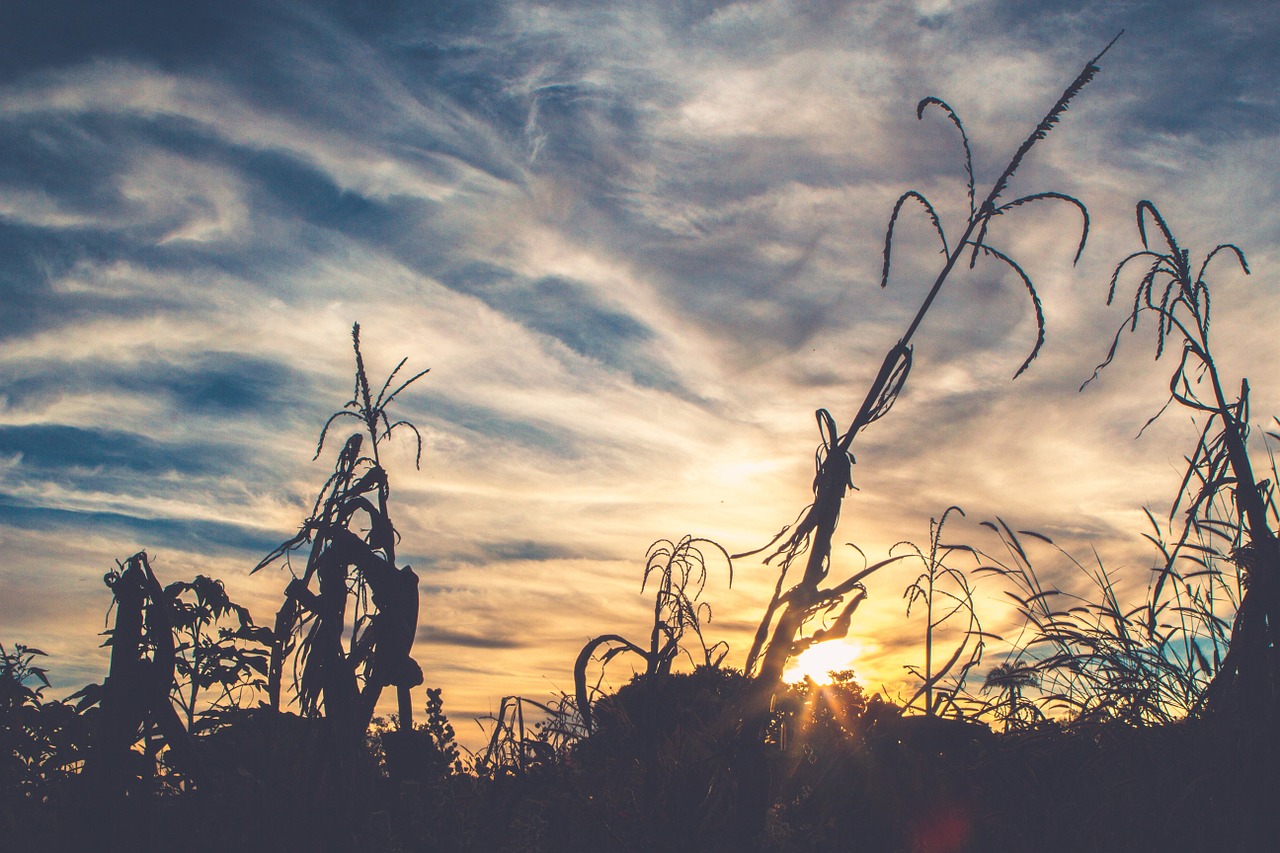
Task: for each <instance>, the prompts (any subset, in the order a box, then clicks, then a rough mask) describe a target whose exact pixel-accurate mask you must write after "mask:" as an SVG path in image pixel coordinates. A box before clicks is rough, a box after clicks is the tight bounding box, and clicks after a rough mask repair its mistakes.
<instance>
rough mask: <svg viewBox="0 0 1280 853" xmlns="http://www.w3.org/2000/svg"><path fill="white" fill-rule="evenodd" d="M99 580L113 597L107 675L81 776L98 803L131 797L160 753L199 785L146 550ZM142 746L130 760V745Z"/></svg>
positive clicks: (159, 592) (169, 630) (168, 621)
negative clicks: (176, 707) (180, 714)
mask: <svg viewBox="0 0 1280 853" xmlns="http://www.w3.org/2000/svg"><path fill="white" fill-rule="evenodd" d="M117 567H118V571H112V572H108V573H107V575H106V576H105V577H104V578H103V581H104V582H105V583H106V585H107V586H108V587H109V588H110V589H111V592H112V594H113V596H114V602H113V606H114V608H115V611H116V621H115V627H114V628H113V629H112V630H110V631H109V632H108V633H109V634H110V637H109V638H108V640H107V642H106V645H110V646H111V668H110V670H109V672H108V674H107V678H106V681H105V682H104V683H103V685H102V690H101V692H100V694H99V696H100V700H101V712H100V714H99V719H100V724H99V731H98V733H97V739H96V743H95V745H94V748H93V749H92V751H91V752H90V753H89V755H88V756H87V757H86V763H85V773H86V775H87V776H88V777H89V779H90V784H91V787H92V788H94V789H95V790H96V791H97V792H98V796H99V797H100V798H101V802H102V803H103V804H106V803H109V802H112V801H114V800H115V799H117V798H118V797H122V796H124V795H126V794H129V793H133V794H138V793H140V792H141V791H142V790H144V789H145V787H146V786H148V785H149V783H150V782H151V781H152V779H153V778H154V777H155V774H156V772H157V768H158V764H157V762H158V759H159V756H160V753H161V750H165V749H167V751H168V752H167V756H166V763H167V765H168V767H170V768H172V769H174V770H177V771H178V772H179V773H180V774H181V775H182V776H184V777H185V778H187V779H197V780H198V779H199V777H200V776H201V775H202V773H201V761H200V758H199V755H198V753H197V752H196V750H195V747H194V744H193V743H192V740H191V735H190V733H189V732H188V731H187V729H186V728H185V727H184V726H183V725H182V721H181V719H179V717H178V714H177V712H176V711H175V710H174V706H173V702H172V698H171V693H172V691H173V689H174V685H175V683H176V682H175V676H174V671H175V666H176V650H175V643H174V616H175V615H176V613H175V611H176V608H175V606H174V601H173V598H172V597H171V596H169V595H168V594H166V593H165V591H164V590H163V589H162V588H161V587H160V582H159V581H158V580H157V579H156V576H155V573H154V572H153V571H152V570H151V563H150V561H149V560H148V559H147V554H146V552H145V551H140V552H138V553H137V554H134V555H133V556H132V557H130V558H129V559H128V560H126V561H125V562H124V563H123V564H117ZM140 741H141V742H142V744H143V748H142V751H141V752H140V753H136V752H135V750H134V746H135V745H136V744H138V743H139V742H140Z"/></svg>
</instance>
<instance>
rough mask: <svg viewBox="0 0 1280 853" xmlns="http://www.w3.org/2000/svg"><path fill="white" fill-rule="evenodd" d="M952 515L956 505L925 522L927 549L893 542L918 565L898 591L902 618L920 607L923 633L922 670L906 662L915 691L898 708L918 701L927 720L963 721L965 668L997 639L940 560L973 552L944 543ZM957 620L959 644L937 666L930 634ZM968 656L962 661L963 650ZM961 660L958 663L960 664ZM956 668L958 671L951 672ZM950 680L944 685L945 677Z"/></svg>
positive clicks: (962, 581) (960, 580)
mask: <svg viewBox="0 0 1280 853" xmlns="http://www.w3.org/2000/svg"><path fill="white" fill-rule="evenodd" d="M953 512H958V513H960V515H962V516H963V515H964V510H962V509H960V507H958V506H951V507H948V508H947V510H946V512H944V513H943V514H942V517H941V518H940V519H930V521H929V550H928V551H924V550H923V549H921V548H920V547H919V546H918V545H916V544H915V543H914V542H899V543H898V544H897V545H895V546H894V549H895V550H896V549H907V550H909V551H910V554H911V556H913V557H915V558H916V559H918V560H920V562H921V563H923V564H924V571H922V572H921V573H920V575H919V576H918V577H917V578H916V579H915V580H914V581H912V582H911V584H910V585H909V586H908V587H907V588H906V591H905V592H903V594H902V597H903V598H905V599H906V600H907V616H910V615H911V607H912V606H913V605H915V604H917V603H920V604H923V606H924V609H925V629H924V667H923V669H922V668H920V667H918V666H915V665H914V664H909V665H908V666H907V671H908V672H910V673H911V675H912V676H913V677H914V678H916V679H917V680H918V681H919V682H920V687H919V688H918V689H917V690H916V692H915V693H914V694H913V695H912V697H911V698H910V699H909V700H908V701H907V702H906V704H905V705H904V706H903V709H904V710H907V709H911V708H914V707H915V704H916V702H918V701H919V700H921V699H924V705H923V706H922V709H923V710H924V713H925V714H926V715H929V716H935V715H936V716H946V715H948V714H950V715H951V716H956V717H963V716H965V711H964V709H963V708H962V707H961V705H960V704H959V700H960V697H961V695H962V694H963V693H964V687H965V679H966V678H967V676H968V674H969V672H970V670H972V669H973V668H974V667H975V666H977V665H978V664H979V663H980V662H981V661H982V650H983V648H984V647H985V645H986V640H987V639H997V640H998V639H1000V638H999V637H995V636H994V635H992V634H987V633H984V632H983V630H982V624H981V622H980V621H979V619H978V613H977V611H976V610H975V609H974V606H973V590H972V588H971V587H970V585H969V578H968V576H967V575H966V574H965V573H964V572H962V571H960V570H959V569H956V568H954V567H952V566H948V565H947V564H946V561H947V559H948V558H949V557H951V555H952V554H954V553H956V552H957V551H958V552H962V553H968V554H974V555H976V552H975V551H974V549H973V548H972V547H971V546H969V545H959V544H951V545H948V544H944V543H943V542H942V530H943V527H944V526H945V525H946V523H947V518H948V516H950V515H951V513H953ZM957 616H959V617H960V618H961V619H963V620H967V624H966V625H965V627H964V630H963V632H962V635H961V639H960V643H959V644H958V645H957V646H956V647H955V649H954V650H953V651H952V653H951V656H950V657H949V658H947V660H946V661H945V662H944V663H943V664H942V665H941V666H939V665H938V664H937V661H936V660H935V659H934V640H935V635H936V632H937V630H938V629H939V628H941V627H942V626H943V625H944V624H946V623H947V622H950V621H951V620H952V619H954V618H956V617H957ZM966 651H967V652H968V653H969V654H968V657H967V658H966V657H965V652H966ZM962 660H963V662H962ZM957 667H958V668H957ZM948 677H950V679H951V680H950V681H949V682H947V681H945V679H947V678H948Z"/></svg>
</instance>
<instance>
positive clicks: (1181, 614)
mask: <svg viewBox="0 0 1280 853" xmlns="http://www.w3.org/2000/svg"><path fill="white" fill-rule="evenodd" d="M983 526H984V527H987V528H989V529H991V530H992V531H994V532H995V533H996V534H997V535H998V536H999V537H1000V540H1001V542H1002V543H1003V545H1004V547H1005V549H1006V554H1007V556H1006V561H1001V560H999V559H996V558H994V557H990V555H988V558H989V560H990V563H989V565H985V566H983V567H981V568H979V569H976V570H975V573H977V574H984V573H991V574H996V575H999V576H1001V577H1002V578H1004V579H1005V580H1006V581H1008V582H1010V584H1011V586H1012V587H1013V588H1012V589H1009V590H1006V591H1005V594H1006V595H1007V596H1008V597H1009V598H1010V599H1011V600H1012V601H1013V603H1014V605H1015V607H1016V608H1017V610H1018V612H1019V613H1020V614H1021V616H1022V619H1023V625H1022V628H1021V629H1020V632H1019V635H1018V637H1016V638H1015V639H1014V640H1013V642H1012V649H1011V650H1010V651H1009V653H1008V654H1007V655H1006V656H1005V659H1004V660H1003V661H1002V663H1001V666H1004V667H1005V672H1024V671H1030V672H1034V673H1035V674H1036V675H1037V676H1039V678H1040V680H1041V683H1040V684H1039V685H1038V689H1039V694H1040V695H1039V696H1038V701H1039V702H1040V703H1041V704H1042V705H1043V706H1044V710H1045V711H1047V712H1050V713H1058V714H1066V715H1067V716H1068V717H1071V718H1084V717H1087V718H1091V719H1115V720H1120V721H1122V722H1125V723H1129V724H1134V725H1140V724H1152V723H1164V722H1169V721H1172V720H1176V719H1180V718H1182V717H1185V716H1186V715H1187V714H1189V713H1192V712H1193V711H1195V710H1196V709H1197V707H1198V706H1199V704H1200V702H1201V700H1202V697H1203V694H1204V690H1205V688H1206V687H1207V685H1208V676H1207V675H1206V672H1205V670H1204V669H1203V666H1202V664H1203V661H1202V659H1201V656H1197V655H1196V654H1195V653H1194V652H1193V653H1191V654H1190V655H1189V654H1188V653H1187V652H1186V649H1187V648H1192V649H1195V648H1198V645H1199V643H1201V642H1203V641H1204V639H1205V637H1206V635H1207V634H1210V633H1212V632H1213V631H1215V630H1216V622H1215V618H1216V617H1214V616H1213V615H1212V612H1211V607H1208V606H1207V602H1206V601H1205V599H1204V597H1203V591H1201V592H1200V593H1199V594H1200V598H1199V599H1197V598H1196V595H1197V591H1196V589H1194V588H1193V587H1190V586H1188V584H1187V583H1186V582H1185V581H1181V582H1179V583H1172V584H1171V583H1168V582H1167V581H1168V577H1169V575H1168V571H1169V570H1167V569H1166V568H1165V567H1163V566H1158V567H1156V568H1155V569H1154V570H1153V581H1152V583H1151V584H1150V586H1149V587H1148V590H1147V598H1146V600H1145V601H1142V602H1139V603H1137V604H1126V603H1124V602H1122V601H1121V600H1120V597H1119V592H1118V590H1117V589H1116V584H1115V581H1114V580H1113V579H1112V577H1111V574H1110V572H1108V571H1107V569H1106V567H1105V566H1104V565H1103V563H1102V561H1101V559H1100V558H1097V557H1096V555H1095V565H1094V566H1093V567H1086V566H1085V565H1084V564H1082V563H1080V562H1079V561H1078V560H1076V559H1075V558H1074V557H1072V556H1071V555H1070V554H1068V553H1067V552H1066V551H1064V550H1062V549H1061V548H1059V547H1058V546H1057V545H1056V544H1054V542H1053V540H1051V539H1050V538H1049V537H1047V536H1044V535H1042V534H1039V533H1036V532H1034V531H1030V530H1020V531H1017V532H1015V531H1014V530H1013V529H1012V528H1010V527H1009V526H1008V525H1007V524H1006V523H1005V522H1004V520H1003V519H997V520H996V521H995V522H989V521H988V522H983ZM1021 537H1029V538H1031V539H1035V540H1039V541H1040V542H1043V543H1045V544H1047V545H1049V546H1051V547H1052V548H1053V549H1054V550H1055V551H1056V552H1057V554H1058V555H1059V556H1060V557H1062V558H1065V560H1066V561H1067V562H1068V564H1069V565H1070V566H1071V567H1072V568H1074V569H1076V570H1078V571H1079V572H1081V573H1083V574H1084V575H1085V576H1086V578H1087V579H1088V582H1089V584H1090V587H1091V590H1090V591H1091V595H1078V594H1073V593H1068V592H1065V591H1063V590H1061V589H1058V588H1056V587H1052V586H1045V585H1043V584H1042V582H1041V579H1040V576H1039V574H1038V573H1037V571H1036V569H1035V566H1034V563H1033V561H1032V559H1031V556H1030V554H1029V552H1028V550H1027V548H1026V546H1024V544H1023V542H1022V538H1021ZM1169 590H1181V591H1183V593H1185V595H1186V596H1187V597H1186V598H1182V599H1178V598H1176V597H1167V596H1166V593H1167V592H1168V591H1169ZM1197 602H1198V603H1197ZM990 686H998V685H995V684H993V685H990ZM1029 686H1031V685H1029V684H1023V685H1020V687H1029ZM991 710H993V711H995V712H996V713H997V715H998V716H999V715H1000V714H1001V713H1002V712H1001V709H1000V707H999V705H998V704H996V705H995V706H994V707H992V709H991Z"/></svg>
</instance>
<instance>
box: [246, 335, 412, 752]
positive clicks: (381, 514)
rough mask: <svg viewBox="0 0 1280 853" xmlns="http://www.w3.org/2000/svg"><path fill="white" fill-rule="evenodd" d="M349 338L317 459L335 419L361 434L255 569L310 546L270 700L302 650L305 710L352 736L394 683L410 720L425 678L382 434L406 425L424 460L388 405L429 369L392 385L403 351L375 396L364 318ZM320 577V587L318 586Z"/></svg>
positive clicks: (278, 629)
mask: <svg viewBox="0 0 1280 853" xmlns="http://www.w3.org/2000/svg"><path fill="white" fill-rule="evenodd" d="M351 340H352V345H353V348H354V350H355V359H356V370H355V390H354V391H353V392H352V397H351V400H350V401H349V402H348V403H347V404H346V405H345V406H344V407H343V409H341V410H340V411H338V412H335V413H334V414H333V415H332V416H330V418H329V419H328V421H326V422H325V425H324V428H323V429H321V431H320V439H319V441H318V442H317V444H316V457H317V458H318V457H319V455H320V453H321V451H323V449H324V442H325V438H326V437H327V435H328V433H329V429H330V427H332V426H333V425H334V424H335V423H337V422H338V421H340V420H342V419H344V418H348V417H350V418H355V419H356V420H357V421H358V422H359V423H360V425H361V427H362V428H363V430H364V432H363V433H361V432H356V433H353V434H352V435H351V436H350V437H348V438H347V441H346V443H345V445H344V446H343V448H342V451H341V452H340V453H339V454H338V459H337V462H336V464H335V467H334V472H333V475H332V476H330V477H329V479H328V480H327V481H326V482H325V484H324V486H323V487H322V488H321V490H320V494H319V496H318V497H317V498H316V502H315V507H314V509H313V510H312V514H311V516H310V517H309V518H308V519H307V520H306V521H305V522H303V525H302V528H301V530H300V531H299V532H298V534H297V535H296V536H294V537H293V538H291V539H289V540H288V541H286V542H284V543H283V544H281V545H280V546H279V547H278V548H276V549H275V550H274V551H272V552H271V553H270V554H268V555H267V556H266V557H264V558H263V559H262V561H261V562H259V563H258V565H257V566H255V567H254V569H253V571H254V572H256V571H258V570H259V569H262V568H263V567H264V566H267V565H270V564H271V563H273V562H276V561H277V560H280V559H282V558H283V560H284V562H285V565H286V566H288V567H289V569H290V571H291V572H292V566H291V565H290V564H289V560H288V557H289V555H290V554H291V553H292V552H293V551H295V550H297V549H299V548H301V547H303V546H304V545H308V544H309V545H310V546H311V549H310V552H309V554H308V558H307V565H306V568H305V570H304V571H303V573H302V575H301V576H298V575H296V574H295V576H294V579H293V580H292V581H291V582H290V583H289V585H288V588H287V589H286V591H285V601H284V604H283V605H282V606H281V608H280V611H279V612H278V613H277V615H276V624H275V631H274V644H273V646H272V650H271V661H270V669H269V673H268V694H269V702H270V704H271V706H272V707H275V708H278V707H279V706H280V699H281V696H280V693H281V683H282V680H283V669H284V663H285V660H286V658H288V657H290V655H291V654H292V653H293V652H294V651H295V649H296V651H297V654H296V656H295V658H294V659H295V687H296V691H297V696H298V699H299V701H300V704H301V708H302V712H303V714H305V715H307V716H315V715H318V714H319V713H320V710H321V706H322V705H323V709H324V713H325V716H326V717H328V718H330V719H331V720H332V721H333V724H334V725H335V727H336V729H337V731H338V732H339V733H340V734H341V736H342V737H343V738H344V739H346V740H347V741H348V742H349V743H354V742H355V741H356V740H357V739H358V738H359V737H361V735H362V733H363V732H364V731H365V729H366V728H368V725H369V721H370V720H371V719H372V718H373V712H374V706H375V705H376V704H377V701H378V698H379V696H381V694H382V690H383V688H384V687H387V686H395V687H396V689H397V695H398V699H399V715H398V719H399V721H400V725H401V726H402V727H404V728H406V729H408V728H411V727H412V724H413V709H412V704H411V702H410V699H409V696H410V694H409V691H410V689H411V688H413V687H415V686H417V685H419V684H421V683H422V680H423V677H422V669H421V667H419V666H418V664H417V662H416V661H414V660H413V658H412V657H411V655H410V650H411V648H412V646H413V640H414V636H415V634H416V631H417V624H418V576H417V575H416V574H415V573H414V572H413V569H412V568H410V567H409V566H404V567H402V568H400V567H397V566H396V552H395V549H396V542H397V540H398V538H399V534H398V533H397V532H396V529H395V526H394V525H393V524H392V521H391V518H390V515H389V507H388V503H389V499H390V485H389V483H388V479H387V472H386V470H385V469H384V468H383V466H382V463H381V461H380V459H379V453H378V451H379V444H380V443H381V442H382V441H385V440H386V439H387V438H389V437H390V436H391V434H392V432H394V431H395V430H396V429H398V428H400V427H404V428H406V429H408V430H409V431H410V432H412V433H413V435H414V437H415V439H416V440H417V456H416V457H415V463H418V462H420V461H421V455H422V436H421V434H420V433H419V432H418V430H417V428H416V427H414V426H413V424H411V423H409V422H407V421H403V420H401V421H395V422H392V421H391V420H390V418H389V417H388V415H387V407H388V406H389V405H390V404H391V403H392V402H393V401H394V400H395V399H396V397H397V396H398V395H399V394H400V393H401V392H403V391H404V390H405V389H406V388H408V387H409V386H410V385H412V384H413V383H414V382H416V381H417V380H418V379H420V378H422V377H423V376H424V375H426V373H427V371H425V370H424V371H421V372H419V373H416V374H414V375H413V376H412V377H410V378H409V379H406V380H404V381H402V382H401V383H400V384H399V385H397V386H395V389H394V390H392V383H393V382H394V381H395V379H396V377H397V375H398V374H399V372H400V370H401V368H403V367H404V364H405V361H406V359H402V360H401V361H400V363H399V364H398V365H396V367H395V369H394V370H392V371H391V373H390V374H389V375H388V376H387V379H386V381H385V382H383V384H382V387H381V389H380V390H379V391H378V393H377V395H376V396H375V395H374V394H373V391H372V386H371V385H370V383H369V377H368V374H367V373H366V371H365V366H364V356H363V354H362V353H361V351H360V324H359V323H356V324H355V325H353V326H352V328H351ZM366 438H367V439H368V443H367V444H366V442H365V439H366ZM361 523H363V524H364V525H365V529H366V530H367V532H365V533H363V534H362V533H360V532H357V531H358V530H359V529H360V527H359V525H360V524H361ZM313 581H315V582H317V584H318V592H317V591H315V590H312V588H311V584H312V582H313ZM348 606H350V608H351V612H350V614H348ZM348 619H350V623H351V629H350V633H349V634H348V633H347V623H348ZM295 637H300V639H295ZM344 644H345V646H346V648H345V649H344ZM299 670H300V672H299Z"/></svg>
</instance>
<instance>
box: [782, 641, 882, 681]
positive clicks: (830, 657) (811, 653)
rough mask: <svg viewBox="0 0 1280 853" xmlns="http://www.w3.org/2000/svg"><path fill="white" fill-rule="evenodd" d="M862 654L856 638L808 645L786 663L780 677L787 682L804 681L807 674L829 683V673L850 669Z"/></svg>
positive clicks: (814, 679) (814, 678)
mask: <svg viewBox="0 0 1280 853" xmlns="http://www.w3.org/2000/svg"><path fill="white" fill-rule="evenodd" d="M861 654H862V644H861V643H859V642H858V641H857V640H831V641H829V642H826V643H817V644H815V645H812V646H810V647H809V648H808V649H806V650H805V651H804V652H803V653H801V654H800V655H799V657H796V658H795V659H794V660H792V661H791V663H789V664H788V665H787V668H786V670H785V671H784V672H783V674H782V677H783V679H784V680H785V681H787V682H789V683H792V684H794V683H796V682H799V681H804V677H805V676H806V675H807V676H809V678H811V679H813V681H814V682H816V683H818V684H830V683H831V676H830V674H829V673H832V672H839V671H841V670H844V669H852V668H853V662H854V661H856V660H857V659H858V656H859V655H861Z"/></svg>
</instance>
